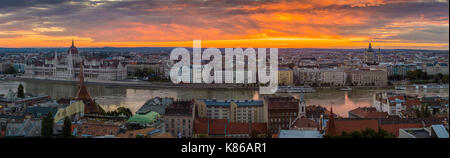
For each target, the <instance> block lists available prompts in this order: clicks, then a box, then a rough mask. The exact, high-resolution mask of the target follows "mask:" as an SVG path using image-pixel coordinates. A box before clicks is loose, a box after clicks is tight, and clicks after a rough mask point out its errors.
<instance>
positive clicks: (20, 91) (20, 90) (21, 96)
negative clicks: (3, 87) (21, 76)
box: [17, 84, 25, 98]
mask: <svg viewBox="0 0 450 158" xmlns="http://www.w3.org/2000/svg"><path fill="white" fill-rule="evenodd" d="M17 97H18V98H23V97H25V93H24V91H23V85H22V84H19V87H17Z"/></svg>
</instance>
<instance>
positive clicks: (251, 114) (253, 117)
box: [195, 99, 266, 123]
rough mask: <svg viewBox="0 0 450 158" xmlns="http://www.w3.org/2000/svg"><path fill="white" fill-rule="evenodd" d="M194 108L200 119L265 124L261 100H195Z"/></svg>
mask: <svg viewBox="0 0 450 158" xmlns="http://www.w3.org/2000/svg"><path fill="white" fill-rule="evenodd" d="M195 106H196V108H197V110H198V116H199V117H201V118H211V119H226V120H229V121H230V122H248V123H251V122H253V123H256V122H266V119H265V116H266V115H265V113H264V106H265V105H264V103H263V101H261V100H243V101H239V100H216V99H213V100H209V99H197V100H196V101H195Z"/></svg>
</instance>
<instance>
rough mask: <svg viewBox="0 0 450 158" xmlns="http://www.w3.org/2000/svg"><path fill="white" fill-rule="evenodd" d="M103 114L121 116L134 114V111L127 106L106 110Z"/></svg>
mask: <svg viewBox="0 0 450 158" xmlns="http://www.w3.org/2000/svg"><path fill="white" fill-rule="evenodd" d="M103 114H104V115H108V116H120V115H125V116H127V117H131V116H133V113H132V112H131V110H130V109H129V108H125V107H119V108H117V109H116V110H114V111H108V112H104V113H103Z"/></svg>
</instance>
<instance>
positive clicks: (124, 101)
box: [0, 81, 449, 117]
mask: <svg viewBox="0 0 450 158" xmlns="http://www.w3.org/2000/svg"><path fill="white" fill-rule="evenodd" d="M19 84H22V85H23V86H24V87H25V93H31V94H39V95H50V96H51V97H52V98H53V99H58V98H63V97H74V96H75V95H76V92H77V86H76V84H72V85H71V84H52V83H40V82H38V81H0V94H6V93H8V91H9V89H11V90H13V91H16V90H17V87H18V85H19ZM87 88H88V90H89V92H90V94H91V96H92V97H93V98H94V99H95V101H96V102H97V103H98V104H100V105H101V106H102V107H103V108H104V109H105V110H114V109H116V108H117V107H120V106H124V107H128V108H130V109H131V111H133V112H135V111H137V110H138V109H139V108H140V107H141V106H142V105H143V104H144V103H145V101H146V100H147V99H149V98H153V97H158V96H159V97H173V98H175V99H183V100H190V99H193V98H207V99H235V100H251V99H253V100H257V99H262V97H264V95H260V94H259V93H258V91H257V90H241V89H240V90H232V89H189V88H169V89H162V88H157V89H149V88H147V89H138V88H123V87H120V88H118V87H114V88H111V87H105V86H96V85H88V86H87ZM381 91H396V90H392V89H356V90H353V91H348V92H347V91H340V90H318V91H317V92H316V93H306V94H305V95H304V98H305V101H306V104H307V105H322V106H325V107H330V105H331V104H333V112H335V113H337V114H338V115H339V116H343V117H347V116H348V111H349V110H352V109H354V108H356V107H363V106H371V105H372V102H373V97H374V94H375V93H377V92H381ZM397 92H401V93H407V94H414V95H419V96H446V97H448V94H449V92H448V89H433V90H425V91H424V90H415V89H411V90H403V91H397ZM275 95H283V96H285V95H293V96H294V97H299V95H298V94H275Z"/></svg>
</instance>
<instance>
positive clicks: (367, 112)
mask: <svg viewBox="0 0 450 158" xmlns="http://www.w3.org/2000/svg"><path fill="white" fill-rule="evenodd" d="M349 113H352V114H353V115H357V116H359V117H360V118H386V117H387V116H388V113H387V112H377V110H376V109H375V108H372V107H363V108H361V107H358V108H356V109H353V110H351V111H349Z"/></svg>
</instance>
